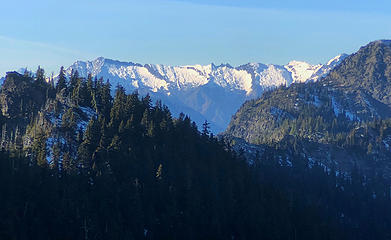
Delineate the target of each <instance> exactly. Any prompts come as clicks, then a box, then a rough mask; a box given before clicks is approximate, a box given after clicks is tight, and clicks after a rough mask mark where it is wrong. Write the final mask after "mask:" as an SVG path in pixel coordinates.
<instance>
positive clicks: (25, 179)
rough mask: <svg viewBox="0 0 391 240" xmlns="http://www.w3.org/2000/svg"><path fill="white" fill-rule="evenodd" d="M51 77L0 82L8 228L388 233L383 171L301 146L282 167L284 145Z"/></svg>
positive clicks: (105, 88)
mask: <svg viewBox="0 0 391 240" xmlns="http://www.w3.org/2000/svg"><path fill="white" fill-rule="evenodd" d="M45 79H46V78H45V74H44V71H43V69H41V68H39V69H38V71H37V73H36V74H35V75H34V76H33V75H32V74H30V73H28V72H26V73H25V74H24V75H20V74H18V73H9V74H8V75H7V78H6V80H5V82H4V85H3V87H2V89H1V92H0V103H1V108H2V116H1V122H2V135H1V136H2V137H1V144H2V149H3V150H2V153H1V154H0V158H1V159H0V193H1V194H0V206H2V207H1V208H0V239H64V240H65V239H374V238H375V239H389V238H390V234H391V233H390V229H391V228H390V224H391V219H390V218H391V217H390V216H391V214H390V213H391V207H390V206H391V205H390V192H389V190H390V189H389V185H388V184H387V182H386V181H385V179H383V176H382V175H377V174H374V175H373V176H372V177H371V178H370V179H366V178H365V177H364V176H363V175H362V174H361V173H360V170H359V169H355V170H354V171H353V173H352V174H351V175H344V174H342V173H341V174H337V173H336V171H335V169H331V170H330V171H328V170H325V168H324V167H323V166H322V165H321V164H320V163H315V164H313V165H312V167H311V168H309V167H308V159H306V158H304V157H303V156H302V155H300V153H298V152H297V153H296V152H295V151H294V150H292V151H291V152H290V154H291V157H292V158H291V163H292V165H291V166H282V165H281V164H279V156H281V152H280V151H286V150H280V149H279V148H277V147H275V148H274V147H269V148H267V149H266V150H265V152H264V153H263V154H261V155H258V156H257V158H256V159H255V160H254V161H253V162H252V163H249V162H248V161H247V160H246V159H244V157H243V156H242V155H241V154H237V153H236V152H234V151H233V150H232V149H231V147H230V146H229V145H228V144H226V143H225V142H224V141H223V140H218V138H216V137H214V136H213V135H212V134H211V133H210V132H209V129H208V128H209V126H208V123H207V122H206V123H205V124H204V126H202V127H201V131H199V130H198V128H197V126H196V125H195V124H194V123H192V121H191V119H190V118H189V117H187V116H185V115H183V114H181V115H180V116H178V117H173V116H172V115H171V113H170V111H169V109H168V108H167V107H165V106H164V105H162V104H161V103H160V102H157V103H152V102H151V100H150V98H149V96H139V95H138V94H137V93H136V92H135V93H132V94H126V93H125V91H124V89H123V88H122V87H121V86H116V87H115V89H116V90H115V94H114V95H113V97H112V95H111V88H112V87H111V86H110V84H109V83H108V82H104V81H103V79H93V78H92V77H91V76H89V77H88V78H87V79H84V78H81V77H79V76H78V74H77V72H74V73H72V75H71V76H70V78H69V79H67V78H66V77H65V74H64V71H63V69H61V71H60V75H59V79H58V82H57V84H54V82H53V81H51V80H50V81H46V80H45ZM35 91H36V93H40V94H31V95H29V94H28V93H29V92H30V93H35ZM290 146H294V144H292V145H290Z"/></svg>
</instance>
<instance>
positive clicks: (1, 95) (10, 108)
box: [0, 72, 46, 119]
mask: <svg viewBox="0 0 391 240" xmlns="http://www.w3.org/2000/svg"><path fill="white" fill-rule="evenodd" d="M44 92H45V91H44V89H43V87H42V86H40V85H39V84H38V83H36V82H34V80H33V79H32V78H30V77H28V76H24V75H21V74H19V73H17V72H8V73H7V77H6V79H5V81H4V84H3V87H2V89H1V92H0V106H1V112H2V114H3V116H4V117H6V118H8V119H18V118H19V119H20V118H21V119H27V118H28V117H29V116H31V115H32V114H34V113H36V112H37V111H38V110H39V109H40V108H41V107H42V106H43V105H44V104H45V99H46V96H45V94H44Z"/></svg>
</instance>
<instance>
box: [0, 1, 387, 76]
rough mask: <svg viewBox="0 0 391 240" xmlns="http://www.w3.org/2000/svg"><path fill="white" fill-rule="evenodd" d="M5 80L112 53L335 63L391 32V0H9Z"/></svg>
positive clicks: (148, 59) (0, 50)
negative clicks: (8, 75) (24, 72)
mask: <svg viewBox="0 0 391 240" xmlns="http://www.w3.org/2000/svg"><path fill="white" fill-rule="evenodd" d="M0 6H1V7H0V10H1V14H0V77H1V76H4V74H5V72H6V71H10V70H16V69H19V68H22V67H28V68H29V69H32V70H35V69H36V68H37V66H38V65H41V66H42V67H43V68H44V69H45V70H46V72H47V74H48V75H49V74H50V73H51V72H55V73H57V72H58V69H59V68H60V66H65V67H67V66H69V65H71V64H72V63H73V62H75V61H76V60H84V61H85V60H93V59H95V58H97V57H100V56H103V57H106V58H112V59H116V60H121V61H131V62H137V63H142V64H144V63H156V64H168V65H189V64H210V63H212V62H213V63H215V64H220V63H229V64H231V65H233V66H238V65H241V64H245V63H248V62H261V63H266V64H268V63H273V64H286V63H288V62H289V61H291V60H301V61H307V62H309V63H312V64H317V63H325V62H327V61H328V60H329V59H330V58H332V57H334V56H336V55H338V54H340V53H348V54H350V53H353V52H355V51H357V50H358V49H359V48H360V47H361V46H363V45H365V44H367V43H368V42H370V41H373V40H377V39H391V1H383V0H372V1H367V0H366V1H362V0H355V1H351V0H345V1H340V0H339V1H337V0H328V1H313V0H311V1H309V0H297V1H290V0H289V1H287V0H285V1H282V0H274V1H259V0H240V1H238V0H175V1H173V0H137V1H136V0H110V1H108V0H106V1H104V0H68V1H61V2H60V1H53V0H36V1H30V0H29V1H27V0H12V1H11V0H4V1H1V2H0Z"/></svg>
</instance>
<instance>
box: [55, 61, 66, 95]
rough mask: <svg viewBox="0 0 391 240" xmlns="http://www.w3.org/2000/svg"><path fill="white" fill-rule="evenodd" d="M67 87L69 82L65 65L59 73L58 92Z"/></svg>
mask: <svg viewBox="0 0 391 240" xmlns="http://www.w3.org/2000/svg"><path fill="white" fill-rule="evenodd" d="M66 88H67V82H66V77H65V70H64V67H61V68H60V73H59V75H58V82H57V85H56V92H57V93H59V92H60V91H61V90H63V89H66Z"/></svg>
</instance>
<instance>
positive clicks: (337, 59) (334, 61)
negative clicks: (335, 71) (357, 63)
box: [326, 54, 349, 66]
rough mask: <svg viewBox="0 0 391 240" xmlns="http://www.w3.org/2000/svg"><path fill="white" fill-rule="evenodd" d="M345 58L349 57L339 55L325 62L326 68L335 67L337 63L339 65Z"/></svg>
mask: <svg viewBox="0 0 391 240" xmlns="http://www.w3.org/2000/svg"><path fill="white" fill-rule="evenodd" d="M347 56H349V55H347V54H340V55H338V56H336V57H334V58H332V59H330V61H328V62H327V64H326V66H336V65H338V64H339V63H341V62H342V61H343V60H344V59H345V58H346V57H347Z"/></svg>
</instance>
